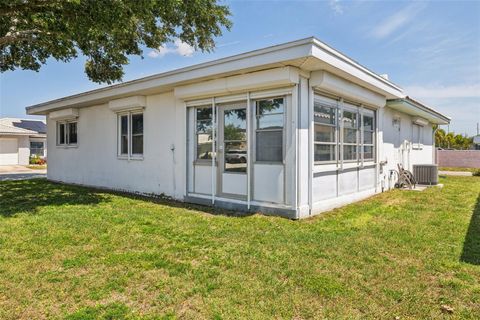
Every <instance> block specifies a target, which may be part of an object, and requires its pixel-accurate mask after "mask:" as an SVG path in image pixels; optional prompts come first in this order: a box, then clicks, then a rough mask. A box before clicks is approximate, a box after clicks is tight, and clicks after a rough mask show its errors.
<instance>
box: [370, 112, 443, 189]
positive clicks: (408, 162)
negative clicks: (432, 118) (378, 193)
mask: <svg viewBox="0 0 480 320" xmlns="http://www.w3.org/2000/svg"><path fill="white" fill-rule="evenodd" d="M394 119H399V121H400V127H399V128H398V127H394V126H393V121H394ZM381 121H382V127H383V132H382V137H383V143H382V148H381V149H380V155H379V156H380V161H386V162H387V164H386V165H385V166H384V172H383V175H382V177H381V178H382V179H383V180H384V181H385V185H384V187H385V188H386V189H389V188H393V184H394V183H395V181H394V177H393V176H392V175H391V174H390V172H391V170H397V164H399V163H400V164H402V165H403V166H404V168H405V169H408V170H410V171H411V170H412V169H413V165H414V164H433V163H434V158H433V149H434V146H433V143H434V140H433V126H432V124H431V123H429V124H428V125H426V126H424V127H423V128H422V130H421V132H422V141H423V143H422V145H421V148H417V147H416V146H415V145H414V144H413V143H412V139H413V117H412V116H410V115H408V114H405V113H401V112H397V111H396V110H393V109H391V108H388V107H385V108H384V110H383V115H382V117H381Z"/></svg>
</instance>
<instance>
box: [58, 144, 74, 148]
mask: <svg viewBox="0 0 480 320" xmlns="http://www.w3.org/2000/svg"><path fill="white" fill-rule="evenodd" d="M56 147H57V148H59V149H71V148H78V144H57V146H56Z"/></svg>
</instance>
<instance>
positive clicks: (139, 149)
mask: <svg viewBox="0 0 480 320" xmlns="http://www.w3.org/2000/svg"><path fill="white" fill-rule="evenodd" d="M118 155H119V156H123V157H134V158H135V157H141V156H143V113H141V112H138V111H137V112H128V113H124V114H120V115H118Z"/></svg>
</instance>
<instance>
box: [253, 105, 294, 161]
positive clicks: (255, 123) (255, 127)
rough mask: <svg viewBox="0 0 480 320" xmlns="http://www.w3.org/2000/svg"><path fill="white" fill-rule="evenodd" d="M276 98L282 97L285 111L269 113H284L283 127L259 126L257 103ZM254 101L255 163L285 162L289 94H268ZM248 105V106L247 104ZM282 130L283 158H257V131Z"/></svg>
mask: <svg viewBox="0 0 480 320" xmlns="http://www.w3.org/2000/svg"><path fill="white" fill-rule="evenodd" d="M274 99H282V100H283V112H276V113H271V114H269V115H274V114H282V115H283V123H282V129H259V128H258V119H259V116H258V109H257V107H258V105H257V103H258V102H259V101H263V100H274ZM252 102H253V110H254V136H253V140H254V152H253V153H254V158H253V159H254V163H258V164H285V149H286V148H285V143H286V137H285V124H286V115H287V96H283V95H282V96H273V97H271V96H267V97H262V98H257V99H254V100H252ZM247 107H248V106H247ZM278 131H281V132H282V159H281V160H279V161H271V160H257V133H258V132H278Z"/></svg>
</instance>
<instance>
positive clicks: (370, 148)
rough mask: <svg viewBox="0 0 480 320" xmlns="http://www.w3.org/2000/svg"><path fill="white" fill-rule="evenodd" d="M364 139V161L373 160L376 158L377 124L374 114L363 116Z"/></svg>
mask: <svg viewBox="0 0 480 320" xmlns="http://www.w3.org/2000/svg"><path fill="white" fill-rule="evenodd" d="M362 137H363V140H362V145H363V146H362V147H363V152H362V156H363V160H373V159H374V157H375V154H374V149H375V148H374V147H375V124H374V118H373V112H372V113H368V114H363V115H362Z"/></svg>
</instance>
